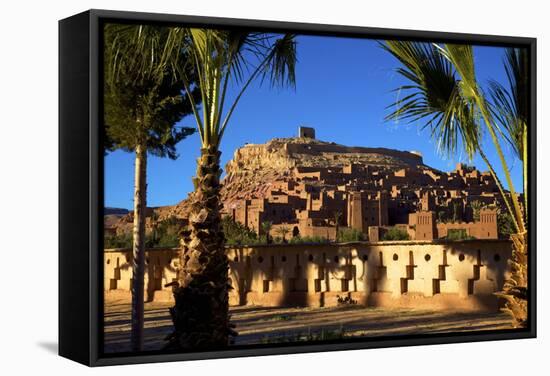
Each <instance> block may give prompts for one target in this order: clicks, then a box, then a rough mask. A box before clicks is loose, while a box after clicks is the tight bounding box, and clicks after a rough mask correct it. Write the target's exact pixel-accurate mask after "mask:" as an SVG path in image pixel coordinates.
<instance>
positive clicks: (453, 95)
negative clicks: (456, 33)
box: [382, 41, 527, 326]
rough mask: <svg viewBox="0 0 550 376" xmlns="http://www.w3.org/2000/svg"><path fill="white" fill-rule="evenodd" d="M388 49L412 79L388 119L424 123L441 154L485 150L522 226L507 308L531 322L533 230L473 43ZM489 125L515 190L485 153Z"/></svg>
mask: <svg viewBox="0 0 550 376" xmlns="http://www.w3.org/2000/svg"><path fill="white" fill-rule="evenodd" d="M382 47H383V48H384V49H385V50H386V51H388V52H390V53H391V54H392V55H393V56H394V57H396V58H397V59H398V60H399V61H400V63H401V64H402V67H400V68H398V69H397V72H398V73H399V74H400V75H402V76H403V77H405V78H406V79H407V80H408V81H410V82H411V84H409V85H404V86H401V87H400V88H398V89H397V90H399V91H403V92H405V93H406V94H405V96H404V97H403V98H402V99H398V100H397V101H396V102H395V103H394V104H392V105H391V107H394V108H395V110H394V111H393V112H392V113H391V114H390V115H388V117H387V119H394V120H400V119H404V120H407V121H410V122H413V121H422V122H423V124H424V125H423V129H424V128H428V129H429V130H430V131H431V135H432V137H433V138H434V139H435V140H436V142H437V146H438V150H439V151H440V152H444V153H448V154H454V153H455V152H456V151H457V149H458V147H459V146H460V147H462V148H463V149H464V151H465V152H466V154H467V156H468V157H469V158H470V159H471V158H472V157H473V155H474V154H475V153H479V155H480V156H481V158H482V159H483V160H484V161H485V163H486V164H487V166H488V168H489V171H490V172H491V174H492V176H493V178H494V179H495V182H496V183H497V186H498V188H499V190H500V193H501V196H502V200H503V202H504V203H505V205H506V208H507V210H508V212H509V213H510V216H511V218H512V219H513V222H514V227H515V229H516V234H514V235H513V236H512V240H513V243H514V252H513V255H512V260H511V264H512V268H511V269H512V273H511V274H512V276H511V279H510V280H508V281H507V283H506V284H505V286H504V291H503V293H502V294H501V296H503V297H504V298H505V299H506V310H507V311H508V312H510V313H511V314H512V317H513V322H514V325H516V326H525V325H527V321H526V320H527V302H526V296H527V294H526V289H527V229H526V227H525V218H524V216H523V213H522V210H521V208H520V205H519V201H518V197H517V195H516V192H515V189H514V185H513V182H512V178H511V175H510V170H509V168H508V165H507V162H506V159H505V157H504V154H503V152H502V147H501V141H500V139H499V135H501V134H506V132H509V131H510V129H508V128H506V127H503V126H500V127H499V126H498V123H497V122H496V121H495V116H494V109H495V108H498V106H493V105H491V104H490V103H489V102H488V101H487V99H486V96H485V93H484V92H483V90H482V89H481V87H480V85H479V84H478V81H477V78H476V75H475V66H474V57H473V49H472V47H471V46H469V45H453V44H445V45H437V44H428V43H420V42H403V41H387V42H386V43H385V44H382ZM483 129H486V130H487V131H488V133H489V135H490V139H491V141H492V143H493V146H494V148H495V150H496V152H497V155H498V157H499V162H500V164H501V167H502V169H503V171H504V175H505V179H506V182H507V185H508V189H509V191H510V193H509V194H507V192H506V191H505V190H504V188H503V185H502V183H501V182H500V180H499V178H498V176H497V174H496V172H495V170H494V168H493V165H492V164H491V162H490V161H489V160H488V158H487V156H486V155H485V153H484V152H483V148H482V144H481V142H482V140H481V134H482V130H483ZM525 133H526V132H525ZM525 133H524V134H522V137H526V135H525ZM508 135H509V138H510V139H513V136H512V135H511V134H510V133H508ZM523 150H525V148H524V149H523ZM524 163H525V161H524Z"/></svg>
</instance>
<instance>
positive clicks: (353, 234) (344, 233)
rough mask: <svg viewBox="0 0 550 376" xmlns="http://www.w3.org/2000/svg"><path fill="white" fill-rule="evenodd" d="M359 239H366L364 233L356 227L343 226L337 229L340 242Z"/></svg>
mask: <svg viewBox="0 0 550 376" xmlns="http://www.w3.org/2000/svg"><path fill="white" fill-rule="evenodd" d="M361 240H366V237H365V234H363V233H362V232H361V231H359V230H357V229H354V228H349V227H345V228H343V229H341V230H340V231H338V241H340V242H356V241H361Z"/></svg>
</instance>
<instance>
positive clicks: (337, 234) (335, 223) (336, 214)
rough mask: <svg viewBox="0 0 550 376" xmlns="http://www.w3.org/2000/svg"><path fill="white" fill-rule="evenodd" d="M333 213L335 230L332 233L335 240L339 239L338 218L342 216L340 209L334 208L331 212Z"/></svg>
mask: <svg viewBox="0 0 550 376" xmlns="http://www.w3.org/2000/svg"><path fill="white" fill-rule="evenodd" d="M332 214H333V215H334V226H335V227H336V229H335V230H336V232H335V234H336V235H334V236H335V239H334V240H335V241H338V239H339V236H340V218H342V212H341V211H340V210H336V211H334V213H332Z"/></svg>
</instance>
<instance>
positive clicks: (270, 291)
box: [104, 240, 511, 311]
mask: <svg viewBox="0 0 550 376" xmlns="http://www.w3.org/2000/svg"><path fill="white" fill-rule="evenodd" d="M227 255H228V257H229V261H230V271H229V274H230V278H231V281H232V285H233V287H234V289H233V290H232V291H231V293H230V303H231V304H232V305H246V304H248V305H261V306H271V307H278V306H310V307H321V306H334V305H337V304H338V297H342V298H343V297H350V298H351V299H353V300H355V301H357V303H358V304H363V305H368V306H373V307H410V308H426V309H436V310H440V309H449V310H455V311H457V310H458V311H462V310H478V311H495V310H497V309H498V302H497V299H496V297H495V296H494V295H493V293H494V292H496V291H499V290H500V289H501V288H502V285H503V282H504V278H505V274H506V273H507V271H508V266H507V260H508V259H509V257H510V255H511V244H510V242H508V241H501V240H468V241H462V242H444V241H434V242H421V241H405V242H377V243H368V242H360V243H347V244H315V245H269V246H253V247H236V248H228V249H227ZM130 258H131V252H130V251H129V250H124V249H115V250H105V257H104V267H105V274H104V275H105V297H106V299H111V298H122V299H128V300H129V299H130V283H131V282H130V280H131V259H130ZM147 260H148V264H147V269H146V270H147V271H146V277H145V289H146V294H145V297H146V299H147V300H158V301H163V300H164V301H166V300H171V299H172V296H171V290H170V288H166V287H164V285H165V284H166V283H169V282H172V281H173V280H175V278H176V270H177V263H178V249H154V250H149V251H148V256H147Z"/></svg>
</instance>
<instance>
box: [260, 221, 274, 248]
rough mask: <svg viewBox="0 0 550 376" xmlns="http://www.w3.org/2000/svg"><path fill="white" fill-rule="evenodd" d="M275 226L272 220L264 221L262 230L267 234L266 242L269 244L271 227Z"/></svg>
mask: <svg viewBox="0 0 550 376" xmlns="http://www.w3.org/2000/svg"><path fill="white" fill-rule="evenodd" d="M272 227H273V223H272V222H270V221H263V222H262V232H263V233H264V234H265V243H266V244H269V232H270V231H271V228H272Z"/></svg>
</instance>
